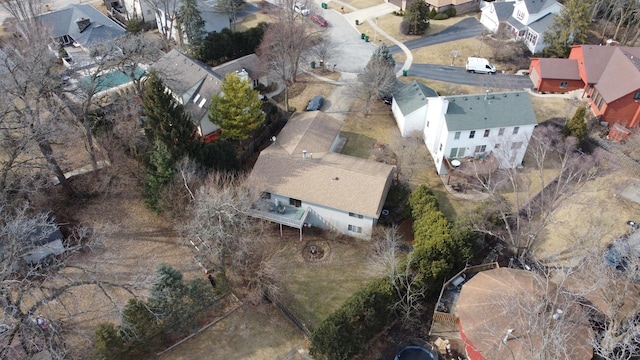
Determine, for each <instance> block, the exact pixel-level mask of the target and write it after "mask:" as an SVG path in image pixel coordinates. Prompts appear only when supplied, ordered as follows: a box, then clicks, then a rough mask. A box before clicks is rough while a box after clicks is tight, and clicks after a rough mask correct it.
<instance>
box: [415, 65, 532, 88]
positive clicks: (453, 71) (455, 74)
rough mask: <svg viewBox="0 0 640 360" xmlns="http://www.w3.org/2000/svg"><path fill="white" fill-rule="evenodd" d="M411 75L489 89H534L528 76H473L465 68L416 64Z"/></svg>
mask: <svg viewBox="0 0 640 360" xmlns="http://www.w3.org/2000/svg"><path fill="white" fill-rule="evenodd" d="M409 75H410V76H415V77H421V78H424V79H431V80H439V81H446V82H450V83H454V84H465V85H472V86H479V87H486V88H488V89H514V90H521V89H526V88H532V87H533V83H532V82H531V79H529V77H528V76H523V75H510V74H494V75H490V74H472V73H468V72H467V71H466V70H465V68H464V67H455V66H446V65H432V64H416V63H414V64H413V65H411V69H409Z"/></svg>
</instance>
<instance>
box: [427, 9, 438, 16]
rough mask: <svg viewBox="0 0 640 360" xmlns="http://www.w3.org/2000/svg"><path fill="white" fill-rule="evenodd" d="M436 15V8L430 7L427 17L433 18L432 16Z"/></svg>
mask: <svg viewBox="0 0 640 360" xmlns="http://www.w3.org/2000/svg"><path fill="white" fill-rule="evenodd" d="M436 15H438V12H437V11H436V8H433V7H432V8H431V10H430V11H429V19H433V18H434V17H436Z"/></svg>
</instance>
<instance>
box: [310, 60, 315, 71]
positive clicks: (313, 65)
mask: <svg viewBox="0 0 640 360" xmlns="http://www.w3.org/2000/svg"><path fill="white" fill-rule="evenodd" d="M311 68H312V69H315V68H316V62H315V61H312V62H311Z"/></svg>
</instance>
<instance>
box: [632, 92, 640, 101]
mask: <svg viewBox="0 0 640 360" xmlns="http://www.w3.org/2000/svg"><path fill="white" fill-rule="evenodd" d="M633 99H634V100H640V91H636V93H635V95H633Z"/></svg>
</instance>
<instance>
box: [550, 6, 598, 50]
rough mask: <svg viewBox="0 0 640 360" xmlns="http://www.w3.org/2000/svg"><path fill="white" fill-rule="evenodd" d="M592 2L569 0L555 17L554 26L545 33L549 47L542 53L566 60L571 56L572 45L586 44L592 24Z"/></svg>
mask: <svg viewBox="0 0 640 360" xmlns="http://www.w3.org/2000/svg"><path fill="white" fill-rule="evenodd" d="M590 9H591V1H589V0H567V1H566V2H565V3H564V7H563V8H562V10H561V11H560V13H559V14H555V15H553V24H552V25H551V27H549V29H548V30H547V31H545V32H544V42H545V43H547V46H546V47H545V48H544V50H543V51H542V54H543V56H545V57H560V58H564V57H567V56H568V55H569V52H570V51H571V45H577V44H584V43H585V42H586V41H587V36H588V35H589V25H590V24H591V10H590Z"/></svg>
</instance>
